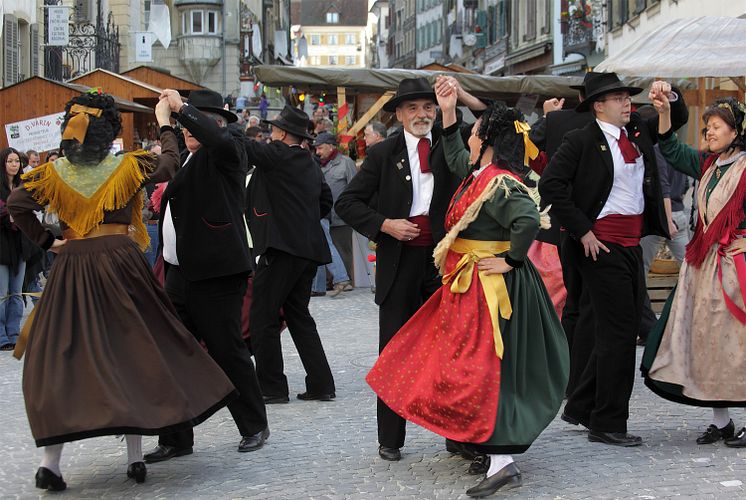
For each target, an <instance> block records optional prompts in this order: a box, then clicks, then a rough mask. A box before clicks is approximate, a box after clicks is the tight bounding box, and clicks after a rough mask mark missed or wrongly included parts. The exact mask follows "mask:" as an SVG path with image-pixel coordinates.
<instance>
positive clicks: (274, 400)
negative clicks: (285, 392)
mask: <svg viewBox="0 0 746 500" xmlns="http://www.w3.org/2000/svg"><path fill="white" fill-rule="evenodd" d="M289 402H290V398H289V397H288V396H264V404H265V405H284V404H287V403H289Z"/></svg>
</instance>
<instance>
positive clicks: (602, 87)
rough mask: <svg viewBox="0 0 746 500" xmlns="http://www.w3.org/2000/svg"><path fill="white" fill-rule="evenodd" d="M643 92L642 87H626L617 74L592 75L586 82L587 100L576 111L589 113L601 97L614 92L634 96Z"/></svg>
mask: <svg viewBox="0 0 746 500" xmlns="http://www.w3.org/2000/svg"><path fill="white" fill-rule="evenodd" d="M642 90H643V89H642V88H640V87H631V86H629V85H625V84H624V83H622V81H621V80H620V79H619V77H618V76H617V74H616V73H592V74H590V76H589V77H588V78H587V79H586V81H585V99H584V100H583V102H581V103H580V104H578V105H577V106H576V107H575V111H578V112H584V111H588V110H589V109H591V106H593V103H594V102H596V101H598V100H599V98H600V97H603V96H604V95H606V94H611V93H612V92H629V95H631V96H632V95H637V94H639V93H640V92H642Z"/></svg>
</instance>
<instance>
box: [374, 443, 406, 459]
mask: <svg viewBox="0 0 746 500" xmlns="http://www.w3.org/2000/svg"><path fill="white" fill-rule="evenodd" d="M378 455H380V457H381V458H382V459H384V460H389V461H391V462H397V461H399V460H401V451H399V448H389V447H388V446H379V447H378Z"/></svg>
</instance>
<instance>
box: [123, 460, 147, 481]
mask: <svg viewBox="0 0 746 500" xmlns="http://www.w3.org/2000/svg"><path fill="white" fill-rule="evenodd" d="M147 474H148V469H147V468H146V467H145V464H144V463H143V462H132V463H131V464H130V465H129V467H127V477H129V478H131V479H134V480H135V482H136V483H139V484H142V483H144V482H145V476H146V475H147Z"/></svg>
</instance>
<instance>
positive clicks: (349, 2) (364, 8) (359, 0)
mask: <svg viewBox="0 0 746 500" xmlns="http://www.w3.org/2000/svg"><path fill="white" fill-rule="evenodd" d="M330 11H331V12H336V13H338V14H339V22H338V23H334V24H328V23H327V22H326V13H327V12H330ZM290 24H300V25H301V26H367V25H368V1H367V0H293V2H292V3H291V5H290Z"/></svg>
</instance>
